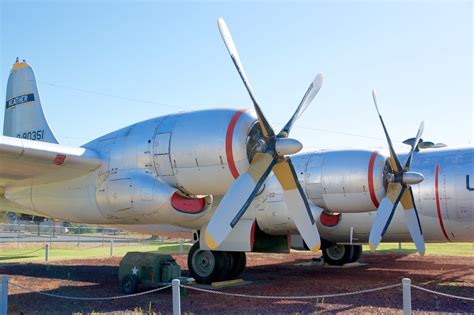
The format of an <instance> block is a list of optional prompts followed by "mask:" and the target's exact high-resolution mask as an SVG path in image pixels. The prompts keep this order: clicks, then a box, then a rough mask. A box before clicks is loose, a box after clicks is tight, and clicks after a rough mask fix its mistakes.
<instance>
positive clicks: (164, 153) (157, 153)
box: [153, 132, 174, 176]
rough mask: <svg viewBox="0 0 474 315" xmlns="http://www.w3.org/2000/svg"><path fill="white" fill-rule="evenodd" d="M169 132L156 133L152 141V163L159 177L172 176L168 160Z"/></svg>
mask: <svg viewBox="0 0 474 315" xmlns="http://www.w3.org/2000/svg"><path fill="white" fill-rule="evenodd" d="M170 140H171V132H163V133H159V132H157V133H156V134H155V139H154V141H153V163H154V165H155V170H156V172H157V174H158V175H159V176H172V175H174V173H173V168H172V167H171V160H170Z"/></svg>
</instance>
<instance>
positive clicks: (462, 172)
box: [0, 109, 474, 242]
mask: <svg viewBox="0 0 474 315" xmlns="http://www.w3.org/2000/svg"><path fill="white" fill-rule="evenodd" d="M255 123H256V117H255V114H254V113H253V112H252V111H236V110H232V109H229V110H208V111H199V112H191V113H181V114H176V115H170V116H166V117H158V118H155V119H151V120H148V121H144V122H141V123H138V124H135V125H132V126H129V127H126V128H123V129H120V130H118V131H116V132H113V133H110V134H108V135H106V136H103V137H101V138H98V139H96V140H94V141H92V142H90V143H88V144H86V145H84V146H83V147H84V148H87V149H89V150H91V151H95V152H97V153H98V155H99V156H100V159H101V161H102V166H101V167H100V168H99V169H97V170H96V171H94V172H92V173H89V174H87V175H85V176H81V177H79V178H75V179H71V180H66V181H61V182H51V183H41V184H35V183H34V182H31V181H25V182H18V183H16V184H15V185H11V186H8V187H6V188H5V198H4V199H3V200H0V208H2V209H8V207H11V208H13V209H29V210H30V211H32V212H34V213H39V214H41V215H44V216H48V217H53V218H57V219H62V220H66V221H74V222H83V223H90V224H103V225H105V224H107V225H117V226H122V227H124V228H127V229H130V230H135V231H142V232H148V233H153V234H170V235H178V234H179V235H183V234H187V233H188V231H189V233H190V232H191V231H192V230H199V229H201V228H202V227H203V226H205V225H206V224H207V222H208V221H209V218H210V216H211V215H212V213H213V211H214V209H215V207H216V205H217V204H218V202H219V200H220V198H221V196H222V195H223V194H224V193H225V192H226V191H227V189H228V188H229V187H230V185H231V184H232V182H233V180H234V179H235V178H236V177H237V176H238V175H239V174H241V173H243V172H245V171H246V170H247V168H248V166H249V160H248V156H247V143H248V138H249V132H250V130H251V128H252V127H253V126H254V124H255ZM292 160H293V164H294V166H295V169H296V171H297V174H298V176H299V179H300V182H301V184H302V187H303V189H304V190H305V192H306V195H307V197H308V199H309V200H310V201H311V202H312V203H314V204H315V205H317V206H319V207H322V208H324V209H325V210H326V211H327V212H328V214H334V213H342V214H341V216H340V217H339V221H338V223H337V224H336V225H334V226H327V225H325V224H324V223H323V222H318V226H319V231H320V233H321V236H322V237H323V238H324V239H327V240H331V241H335V242H350V241H351V240H352V241H353V242H366V241H367V238H368V234H369V231H370V227H371V225H372V221H373V219H374V217H375V210H376V209H377V202H380V200H381V199H382V198H383V196H384V194H385V186H384V180H383V169H384V167H385V164H386V156H385V155H383V154H380V153H376V152H375V153H374V152H372V151H367V150H338V151H319V152H311V153H304V154H300V155H296V156H294V157H292ZM473 169H474V148H472V147H469V148H459V149H451V148H442V149H429V150H422V151H420V152H418V153H416V154H415V157H414V161H413V164H412V170H413V171H416V172H420V173H422V174H423V175H424V177H425V180H424V181H423V182H421V183H420V184H418V185H415V186H413V190H414V193H415V203H416V206H417V208H418V211H419V213H420V216H421V218H420V219H421V224H422V228H423V233H424V238H425V241H427V242H445V241H446V242H447V241H474V237H473V208H474V207H473V205H474V191H473V186H474V178H473V177H474V172H473ZM468 178H470V179H469V180H468ZM177 194H178V195H180V196H185V197H188V198H189V199H196V200H199V201H200V202H201V201H202V202H201V203H199V204H202V208H201V209H198V210H199V211H188V210H186V209H187V208H186V207H184V208H183V209H180V208H179V207H178V208H177V206H176V204H177V203H176V202H175V201H176V198H175V197H176V195H177ZM18 211H20V210H18ZM401 211H403V210H402V209H397V211H396V214H395V217H394V220H393V223H392V225H391V226H390V228H389V230H388V232H387V234H386V236H385V238H384V241H408V240H409V239H410V237H409V234H408V231H407V230H406V228H405V225H404V224H403V222H402V220H403V218H402V217H403V216H402V215H401ZM245 217H247V218H255V219H256V221H257V223H258V225H259V227H260V228H261V229H262V230H263V231H264V232H266V233H268V234H280V235H281V234H296V233H297V231H296V228H295V226H294V223H293V221H292V219H291V215H290V213H289V210H288V209H287V208H286V206H285V203H284V202H283V197H282V189H281V187H280V185H279V184H278V182H277V181H276V180H275V178H274V177H273V176H270V178H269V179H268V180H267V182H266V185H265V189H264V190H263V191H262V192H261V193H260V194H259V196H258V197H257V198H256V199H255V200H254V202H253V204H252V206H251V207H250V208H249V210H248V211H247V213H246V214H245ZM173 227H175V228H173Z"/></svg>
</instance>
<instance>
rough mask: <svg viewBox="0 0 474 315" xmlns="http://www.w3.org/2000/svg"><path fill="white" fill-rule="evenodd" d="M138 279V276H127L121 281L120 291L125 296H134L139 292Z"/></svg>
mask: <svg viewBox="0 0 474 315" xmlns="http://www.w3.org/2000/svg"><path fill="white" fill-rule="evenodd" d="M137 284H138V279H137V277H136V276H133V275H127V276H125V277H123V278H122V280H121V281H120V290H121V291H122V292H123V293H125V294H133V293H135V292H136V291H137Z"/></svg>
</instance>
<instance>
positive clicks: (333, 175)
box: [305, 150, 386, 212]
mask: <svg viewBox="0 0 474 315" xmlns="http://www.w3.org/2000/svg"><path fill="white" fill-rule="evenodd" d="M385 162H386V158H385V157H384V156H383V155H380V154H378V152H376V151H375V152H371V151H365V150H340V151H328V152H321V153H312V154H311V156H310V158H309V161H308V164H307V168H306V176H305V184H306V190H307V193H308V196H309V198H310V199H311V201H312V202H313V203H314V204H316V205H317V206H319V207H322V208H324V209H327V210H330V211H332V212H366V211H373V210H376V209H377V208H378V205H379V202H380V201H381V200H382V198H383V197H384V196H385V183H384V175H383V174H384V168H385V164H386V163H385Z"/></svg>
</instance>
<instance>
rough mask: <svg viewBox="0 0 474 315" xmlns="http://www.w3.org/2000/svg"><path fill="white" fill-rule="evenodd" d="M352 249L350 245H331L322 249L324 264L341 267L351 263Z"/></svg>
mask: <svg viewBox="0 0 474 315" xmlns="http://www.w3.org/2000/svg"><path fill="white" fill-rule="evenodd" d="M353 254H354V247H353V246H351V245H339V244H331V245H329V246H328V247H326V248H325V249H323V257H324V262H325V263H327V264H328V265H332V266H342V265H344V264H347V263H348V262H350V261H351V259H352V256H353Z"/></svg>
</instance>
